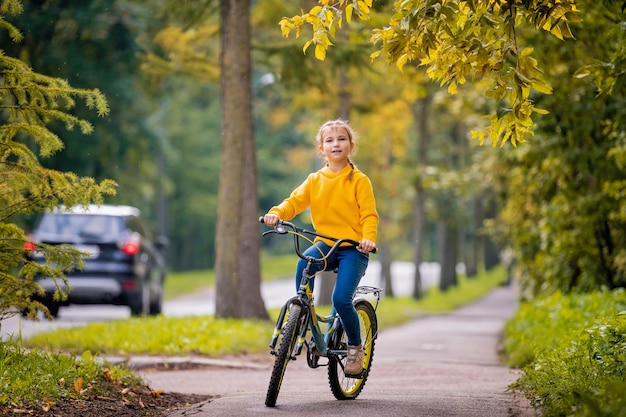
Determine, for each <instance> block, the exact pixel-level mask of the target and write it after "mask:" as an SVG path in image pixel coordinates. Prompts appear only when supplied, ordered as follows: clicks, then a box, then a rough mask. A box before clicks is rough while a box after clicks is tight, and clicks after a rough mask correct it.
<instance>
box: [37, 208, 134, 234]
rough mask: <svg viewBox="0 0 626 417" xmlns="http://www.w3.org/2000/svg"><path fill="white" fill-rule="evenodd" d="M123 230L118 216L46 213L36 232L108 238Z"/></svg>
mask: <svg viewBox="0 0 626 417" xmlns="http://www.w3.org/2000/svg"><path fill="white" fill-rule="evenodd" d="M123 230H124V221H123V220H122V218H120V217H115V216H100V215H93V214H48V215H45V216H44V217H43V219H42V220H41V223H40V224H39V227H38V228H37V232H38V233H44V234H51V235H58V236H78V237H82V238H100V239H104V238H110V237H112V236H117V235H119V234H120V233H122V231H123Z"/></svg>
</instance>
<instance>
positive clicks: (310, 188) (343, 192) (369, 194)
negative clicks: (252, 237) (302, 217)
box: [269, 165, 378, 246]
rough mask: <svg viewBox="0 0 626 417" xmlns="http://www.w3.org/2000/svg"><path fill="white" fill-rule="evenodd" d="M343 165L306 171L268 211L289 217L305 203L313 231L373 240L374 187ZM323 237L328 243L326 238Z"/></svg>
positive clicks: (366, 178) (361, 175)
mask: <svg viewBox="0 0 626 417" xmlns="http://www.w3.org/2000/svg"><path fill="white" fill-rule="evenodd" d="M351 170H352V166H350V165H347V166H346V167H344V168H343V169H342V170H341V171H339V172H338V173H334V172H333V171H332V170H331V169H330V168H328V167H324V168H322V169H320V170H319V171H317V172H314V173H312V174H309V176H308V177H307V179H306V180H305V181H304V182H303V183H302V184H301V185H300V186H299V187H298V188H296V189H295V190H294V191H293V192H292V193H291V195H290V196H289V197H288V198H286V199H285V200H284V201H283V202H282V203H280V204H279V205H278V206H275V207H272V208H271V209H270V211H269V212H270V213H272V214H276V215H278V217H280V218H281V219H282V220H291V219H293V218H294V217H295V216H296V215H298V214H300V213H302V212H303V211H304V210H306V209H307V208H308V207H310V208H311V220H312V222H313V227H314V228H315V231H317V232H318V233H320V234H323V235H326V236H332V237H336V238H338V239H344V238H347V239H353V240H357V241H360V240H362V239H369V240H371V241H372V242H376V234H377V227H378V212H377V211H376V200H375V198H374V190H373V188H372V183H371V182H370V180H369V178H368V177H367V176H366V175H365V174H364V173H362V172H361V171H359V170H358V169H357V168H354V172H353V173H352V179H349V178H348V175H349V174H350V171H351ZM316 240H323V241H325V242H326V243H327V244H329V245H331V246H332V245H333V242H329V241H327V240H326V239H320V238H318V239H316Z"/></svg>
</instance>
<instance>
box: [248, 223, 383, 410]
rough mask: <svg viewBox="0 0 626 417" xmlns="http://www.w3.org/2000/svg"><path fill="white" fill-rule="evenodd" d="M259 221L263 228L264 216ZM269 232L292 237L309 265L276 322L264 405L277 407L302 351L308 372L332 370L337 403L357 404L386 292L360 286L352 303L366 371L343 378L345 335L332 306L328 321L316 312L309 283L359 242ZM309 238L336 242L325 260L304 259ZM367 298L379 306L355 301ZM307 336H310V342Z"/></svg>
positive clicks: (283, 229)
mask: <svg viewBox="0 0 626 417" xmlns="http://www.w3.org/2000/svg"><path fill="white" fill-rule="evenodd" d="M259 221H260V222H261V223H263V217H261V218H260V219H259ZM270 233H278V234H293V235H294V247H295V252H296V254H297V255H298V256H299V257H300V258H302V259H304V260H305V261H307V265H306V267H305V268H304V271H303V273H302V278H301V280H300V284H299V288H298V291H297V294H296V295H295V296H294V297H292V298H290V299H289V300H287V301H286V302H285V304H284V305H283V306H282V308H281V310H280V314H279V316H278V319H277V320H276V327H275V328H274V333H273V334H272V338H271V341H270V344H269V347H270V349H271V351H270V353H271V354H272V355H274V356H276V358H275V360H274V366H273V369H272V375H271V377H270V382H269V386H268V389H267V395H266V397H265V405H266V406H267V407H274V406H275V405H276V399H277V398H278V392H279V391H280V387H281V385H282V382H283V377H284V375H285V370H286V369H287V364H288V363H289V361H290V360H296V357H297V356H299V355H300V354H301V353H302V348H303V347H304V346H306V349H307V354H306V358H307V364H308V366H309V367H310V368H318V367H320V366H328V381H329V383H330V389H331V391H332V393H333V395H334V396H335V398H336V399H338V400H353V399H355V398H357V397H358V395H359V394H360V393H361V391H362V390H363V387H364V386H365V382H366V381H367V377H368V375H369V372H370V369H371V367H372V359H373V357H374V344H375V341H376V338H377V336H378V319H377V317H376V309H377V308H378V304H379V302H380V295H381V292H382V289H381V288H376V287H371V286H359V287H358V288H357V291H356V294H355V298H354V299H353V303H354V306H355V308H356V311H357V313H358V316H359V323H360V327H361V339H362V343H363V352H364V359H363V371H362V372H361V374H360V375H358V376H357V377H349V376H346V375H345V373H344V366H345V363H346V359H347V355H348V352H347V336H346V334H345V331H344V329H343V327H342V324H341V321H340V319H339V315H338V314H337V312H336V310H335V308H334V307H332V308H331V311H330V314H329V315H327V316H320V315H319V314H317V313H316V312H315V305H314V302H313V291H312V289H311V286H310V280H311V279H312V278H313V277H314V276H315V275H316V274H310V268H311V266H312V265H313V264H315V263H326V261H327V259H328V258H330V257H331V256H332V255H334V254H335V253H336V252H337V250H338V249H339V246H341V245H345V244H350V245H353V246H358V245H359V242H357V241H355V240H351V239H336V238H333V237H329V236H324V235H321V234H318V233H316V232H313V231H309V230H306V229H303V228H299V227H297V226H295V225H294V224H293V223H290V222H288V221H282V220H281V221H279V223H278V225H277V226H276V227H275V228H274V229H272V230H268V231H265V232H263V236H266V235H268V234H270ZM308 236H313V237H321V238H324V239H328V240H331V241H333V242H335V243H334V244H333V246H332V247H331V249H330V250H329V251H328V253H327V254H326V255H325V256H324V255H323V254H322V253H320V255H321V257H320V258H316V257H313V256H306V255H304V254H303V253H302V251H301V250H300V238H304V239H306V240H307V241H308V242H309V243H311V244H312V243H313V241H312V240H311V239H310V238H309V237H308ZM373 252H374V253H375V252H376V251H375V250H374V251H373ZM323 269H325V268H323ZM364 294H373V296H374V297H375V298H376V304H375V305H372V303H370V301H368V300H367V299H365V298H362V297H357V295H359V296H361V295H364ZM320 324H322V326H323V325H324V324H325V325H326V327H325V329H324V330H322V329H321V327H320ZM307 332H310V337H309V339H308V341H307ZM276 346H278V348H276ZM320 358H326V359H327V360H328V361H327V362H326V363H320Z"/></svg>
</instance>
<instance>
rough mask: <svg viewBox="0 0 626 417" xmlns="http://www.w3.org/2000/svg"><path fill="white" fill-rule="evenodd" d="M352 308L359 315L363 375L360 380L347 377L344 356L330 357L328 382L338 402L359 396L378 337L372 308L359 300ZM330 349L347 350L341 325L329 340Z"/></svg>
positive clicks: (367, 303) (370, 364) (374, 313)
mask: <svg viewBox="0 0 626 417" xmlns="http://www.w3.org/2000/svg"><path fill="white" fill-rule="evenodd" d="M354 307H355V308H356V312H357V314H358V315H359V325H360V327H361V341H362V342H361V343H363V374H362V378H360V379H356V378H350V377H347V376H346V375H345V374H344V372H343V369H344V366H345V364H346V356H343V357H341V358H339V357H336V356H331V357H330V358H329V362H328V382H329V383H330V389H331V391H332V392H333V395H334V396H335V398H336V399H338V400H353V399H355V398H356V397H358V396H359V394H360V393H361V391H362V390H363V387H364V386H365V382H366V381H367V377H368V376H369V372H370V369H371V367H372V360H373V359H374V344H375V341H376V337H377V336H378V319H377V318H376V312H375V311H374V307H372V305H371V304H370V303H369V302H367V301H365V300H359V301H357V302H356V303H355V305H354ZM331 340H332V341H333V342H332V345H333V346H332V347H331V348H332V349H341V350H347V348H348V337H347V336H346V333H345V331H344V329H343V327H342V326H341V325H339V326H338V327H337V328H336V329H335V335H334V337H332V339H331Z"/></svg>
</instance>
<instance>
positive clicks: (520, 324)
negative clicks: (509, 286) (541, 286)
mask: <svg viewBox="0 0 626 417" xmlns="http://www.w3.org/2000/svg"><path fill="white" fill-rule="evenodd" d="M622 310H626V291H625V290H623V289H618V290H615V291H607V290H601V291H595V292H592V293H588V294H571V295H567V294H563V293H561V292H555V293H553V294H551V295H549V296H545V297H539V298H536V299H534V300H532V301H526V302H523V303H522V304H521V305H520V307H519V309H518V310H517V312H516V313H515V316H514V317H512V318H511V319H510V320H509V321H508V322H507V324H506V327H505V337H506V341H505V343H504V347H505V350H506V351H507V357H508V360H507V361H508V363H509V364H510V365H511V366H514V367H517V368H521V367H524V366H527V365H529V364H530V363H531V362H532V361H533V360H534V359H535V355H536V354H537V353H538V352H543V351H546V350H550V349H551V348H553V347H555V346H557V345H558V341H559V340H562V339H571V335H572V334H573V333H580V332H582V331H583V330H584V329H587V328H589V327H591V326H593V325H594V324H596V323H599V322H602V321H603V320H605V319H606V318H608V317H611V316H613V315H614V314H615V312H619V311H622Z"/></svg>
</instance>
